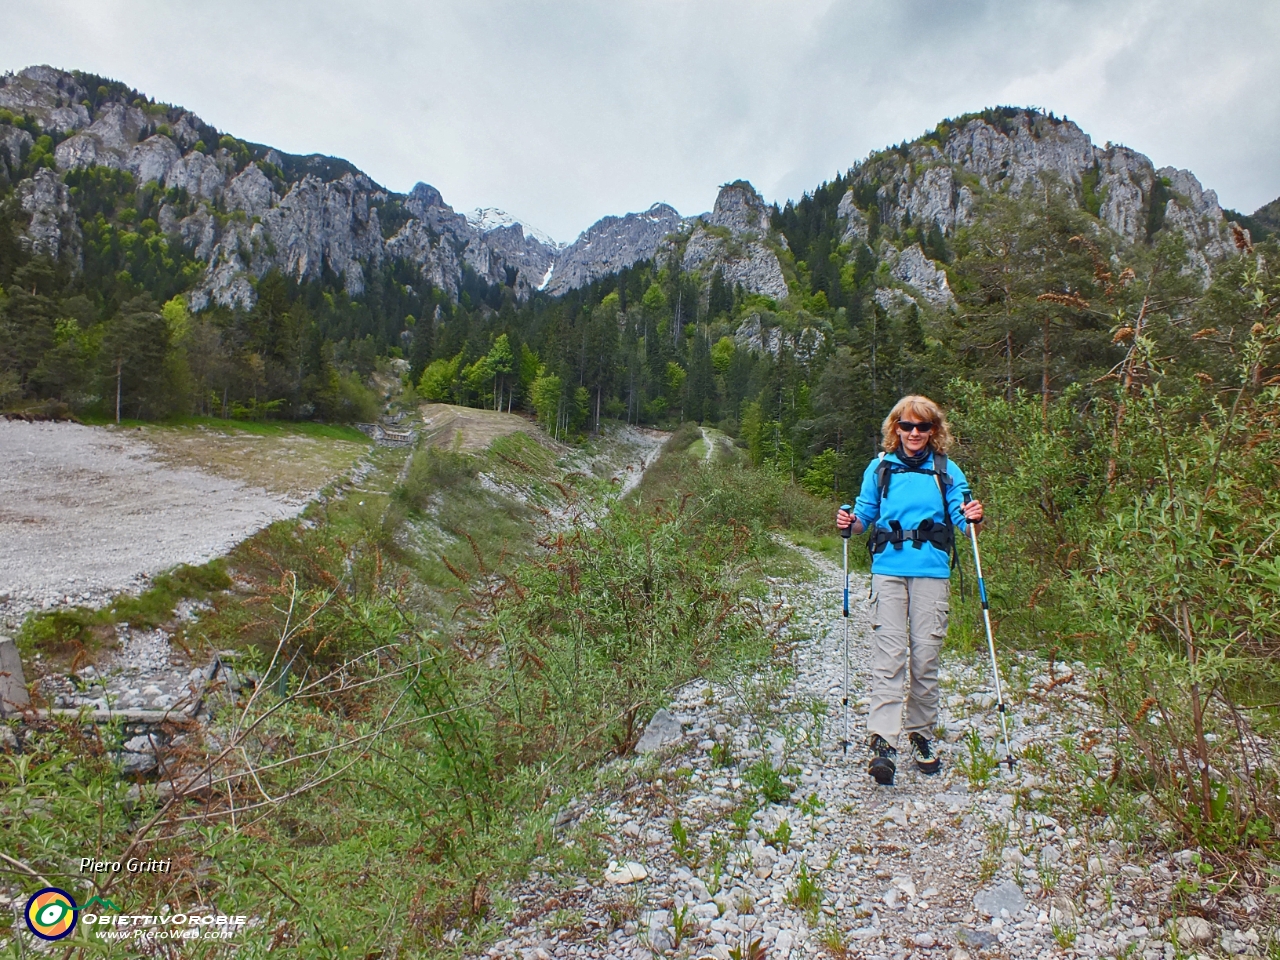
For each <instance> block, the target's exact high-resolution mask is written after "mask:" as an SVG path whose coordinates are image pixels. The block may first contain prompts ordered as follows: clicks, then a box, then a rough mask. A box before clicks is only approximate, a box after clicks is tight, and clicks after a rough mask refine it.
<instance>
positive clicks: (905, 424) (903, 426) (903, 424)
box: [898, 420, 933, 433]
mask: <svg viewBox="0 0 1280 960" xmlns="http://www.w3.org/2000/svg"><path fill="white" fill-rule="evenodd" d="M898 429H899V430H901V431H902V432H903V433H910V432H911V431H912V430H919V431H920V432H921V433H931V432H932V431H933V424H932V423H912V422H911V421H910V420H899V421H898Z"/></svg>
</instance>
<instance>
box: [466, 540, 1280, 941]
mask: <svg viewBox="0 0 1280 960" xmlns="http://www.w3.org/2000/svg"><path fill="white" fill-rule="evenodd" d="M802 553H804V554H805V555H806V557H807V559H808V560H809V561H810V563H811V564H812V565H813V566H814V568H815V569H816V571H817V576H816V577H815V578H813V579H809V580H804V581H799V582H783V581H779V582H777V583H775V584H774V588H775V591H776V599H777V600H778V602H779V604H780V606H779V610H780V611H781V612H783V613H786V614H790V621H789V625H788V628H787V633H788V636H789V638H790V639H791V640H793V641H794V646H793V647H792V651H791V653H790V654H789V661H790V662H789V663H787V664H784V665H783V669H782V670H781V671H777V670H775V671H772V672H770V671H766V672H764V673H761V674H759V675H757V676H755V677H747V678H742V679H741V681H739V682H736V683H734V684H731V685H729V686H727V687H716V688H711V687H710V686H708V685H707V684H706V683H705V682H703V681H698V682H695V683H693V684H691V685H689V686H688V687H686V688H684V689H682V690H680V691H679V692H678V693H677V694H676V696H675V697H674V699H673V701H672V703H671V704H670V706H669V707H668V709H667V710H666V711H659V713H658V714H657V715H655V718H654V720H653V721H652V722H651V724H650V728H649V731H648V732H647V734H646V739H648V740H652V741H662V740H664V739H665V740H666V741H667V742H666V744H665V745H664V746H662V747H660V748H659V749H658V750H657V751H656V752H653V753H648V754H647V755H646V756H640V757H630V758H626V759H622V760H618V761H615V762H614V763H613V764H611V765H609V767H607V768H606V770H605V771H604V773H603V774H602V776H601V780H600V782H601V783H602V784H608V785H607V786H601V787H600V788H599V789H598V790H597V792H595V793H594V794H592V795H590V796H585V797H582V798H580V799H579V800H577V801H575V802H574V803H572V804H571V805H570V806H569V807H568V808H567V809H565V810H563V811H562V812H561V813H560V815H559V817H558V819H557V823H558V824H559V825H560V826H561V828H562V829H563V830H564V831H565V832H564V834H563V835H564V836H565V838H566V840H567V841H570V842H573V843H575V844H576V843H580V842H586V843H588V844H590V843H591V842H593V841H592V840H591V839H588V838H594V842H597V843H599V844H600V846H601V848H600V849H599V850H598V856H599V857H600V858H602V859H604V860H607V862H608V863H607V866H606V867H605V868H604V872H603V877H602V878H599V879H597V878H594V877H591V878H589V877H587V876H577V877H574V876H569V877H566V876H565V875H564V874H559V875H555V874H553V872H552V870H551V868H550V866H549V864H545V865H542V866H543V867H544V869H543V870H542V871H541V872H538V871H535V872H534V873H533V874H532V875H531V877H530V878H529V879H528V880H527V881H524V882H522V883H520V884H517V885H515V886H514V887H513V888H511V889H509V890H508V891H506V896H507V897H508V898H509V899H510V901H511V902H512V904H513V906H514V917H513V919H512V921H511V922H510V924H509V926H508V928H507V930H506V936H505V938H504V939H502V940H500V941H499V942H498V943H496V944H495V945H494V946H493V947H491V948H490V949H489V950H488V951H487V955H488V956H492V957H521V958H523V960H545V958H548V957H601V958H603V957H634V958H648V957H651V956H655V955H664V956H677V957H691V958H693V957H716V958H719V960H729V958H730V956H731V951H735V950H736V951H738V953H737V954H736V955H737V956H744V957H745V956H750V955H751V954H750V953H749V952H748V950H749V947H750V945H751V944H752V943H753V942H754V941H755V940H757V939H759V941H760V946H761V947H763V948H764V950H765V951H766V952H765V954H763V955H764V956H767V957H768V958H770V960H787V958H800V957H810V956H829V957H859V958H884V960H890V958H892V960H905V958H907V957H918V958H931V957H937V958H942V957H947V958H949V960H966V958H971V957H973V958H976V957H979V956H1003V957H1016V958H1024V957H1034V958H1049V957H1063V956H1066V957H1071V956H1080V957H1086V956H1087V957H1093V956H1104V955H1117V954H1120V955H1124V956H1131V957H1141V958H1143V960H1158V958H1172V957H1173V956H1174V954H1175V948H1174V946H1173V944H1172V943H1170V942H1169V940H1170V936H1169V932H1168V925H1167V921H1168V920H1169V916H1170V911H1169V910H1168V906H1169V895H1170V891H1171V889H1172V882H1173V881H1174V880H1175V879H1176V878H1177V877H1178V876H1179V873H1180V872H1181V873H1183V874H1184V875H1186V874H1187V872H1188V871H1191V872H1193V871H1194V861H1195V856H1194V854H1193V852H1192V851H1183V852H1182V853H1180V854H1177V855H1176V856H1174V857H1173V858H1171V859H1169V860H1164V861H1161V860H1159V859H1157V858H1152V859H1150V860H1148V861H1147V862H1142V858H1141V854H1140V851H1137V850H1135V849H1134V848H1132V847H1129V846H1124V845H1121V844H1120V843H1118V842H1117V841H1116V840H1115V839H1107V833H1106V830H1105V824H1103V825H1100V824H1097V823H1093V824H1089V823H1088V822H1087V818H1080V821H1079V827H1077V825H1076V821H1074V820H1068V819H1066V818H1063V822H1059V820H1058V819H1055V818H1054V817H1052V816H1049V815H1047V814H1045V813H1042V812H1032V808H1031V806H1029V804H1033V803H1034V801H1036V800H1037V798H1043V797H1044V796H1045V790H1046V789H1052V787H1050V786H1049V785H1048V784H1046V783H1044V782H1042V780H1041V779H1040V778H1038V777H1037V776H1035V775H1033V774H1032V773H1030V772H1027V770H1026V769H1025V768H1026V767H1027V766H1030V764H1020V765H1019V767H1018V769H1017V772H1016V773H1015V774H1012V775H1011V774H1009V773H1007V772H1005V771H1004V768H998V771H997V770H992V768H991V766H990V763H989V761H990V760H992V759H994V752H995V745H996V738H997V736H998V731H997V727H996V725H995V724H996V722H997V718H996V717H995V714H994V710H993V708H992V706H991V704H992V702H993V700H994V697H993V695H992V694H991V691H990V688H989V677H988V676H986V674H987V673H988V672H989V670H988V669H987V668H985V667H984V666H983V665H982V663H981V661H980V660H976V661H973V662H972V663H970V662H962V661H960V660H958V659H956V658H949V659H948V660H946V661H945V662H944V669H943V711H942V716H941V718H940V722H941V724H942V725H943V726H944V727H945V728H946V731H947V736H946V740H947V741H948V743H945V744H944V745H943V749H944V752H943V757H944V766H943V770H942V772H941V773H940V774H939V775H937V776H932V777H930V776H924V775H922V774H920V773H919V772H918V771H916V770H915V768H914V764H913V763H912V761H911V759H910V755H909V752H908V750H906V749H905V747H906V746H907V745H906V742H905V738H904V741H903V742H902V743H900V744H899V763H898V768H899V774H898V781H897V784H896V785H895V786H894V787H891V788H886V787H879V786H877V785H876V784H875V783H874V782H873V781H872V780H871V778H870V777H869V776H868V775H867V773H866V764H867V761H868V757H867V754H866V749H865V746H864V745H863V744H864V743H865V737H866V735H865V713H866V704H867V700H866V699H865V698H864V696H863V692H864V688H865V678H866V677H867V671H868V666H869V664H868V659H869V658H868V633H869V620H868V613H867V610H866V605H865V598H866V596H867V581H866V579H865V578H864V577H857V578H855V579H854V581H853V583H852V585H851V603H850V605H851V608H852V609H851V614H852V615H851V621H852V622H851V624H850V644H849V648H850V650H849V652H850V668H851V671H852V683H851V693H850V697H851V704H852V705H856V708H851V717H850V739H851V740H852V741H853V744H852V745H851V746H850V748H849V750H848V752H847V754H846V752H845V751H844V750H842V748H841V745H840V739H841V716H840V688H841V675H842V670H841V662H842V660H841V646H842V642H843V630H844V624H843V622H842V621H843V618H842V617H841V616H840V612H839V599H840V598H839V590H840V585H841V573H840V570H839V568H837V567H836V566H835V565H833V564H832V563H830V562H829V561H827V560H826V559H825V558H823V557H820V556H818V555H816V554H813V553H811V552H809V551H802ZM859 601H862V602H859ZM1040 666H1043V667H1044V669H1045V670H1047V671H1048V672H1049V675H1048V676H1046V677H1045V678H1043V679H1039V678H1037V677H1036V676H1034V675H1032V676H1030V678H1029V680H1028V683H1029V686H1028V687H1027V691H1028V692H1027V693H1026V694H1025V699H1026V702H1025V703H1023V704H1021V705H1020V707H1016V709H1020V710H1021V712H1015V715H1014V724H1013V727H1012V729H1011V736H1013V738H1014V742H1013V749H1014V752H1015V755H1022V753H1023V752H1024V751H1028V750H1030V751H1031V752H1032V753H1035V754H1038V755H1040V756H1042V757H1043V756H1051V755H1052V751H1053V750H1054V749H1056V747H1054V746H1053V745H1054V744H1058V743H1061V742H1062V741H1063V740H1064V738H1065V739H1067V740H1070V739H1071V738H1073V737H1075V738H1079V737H1080V736H1081V735H1084V736H1087V737H1090V738H1092V739H1091V743H1094V744H1097V743H1098V742H1099V739H1100V738H1099V737H1098V736H1097V734H1098V728H1096V727H1091V726H1090V723H1091V721H1092V720H1093V719H1094V718H1093V717H1092V715H1091V711H1090V707H1089V705H1088V700H1087V698H1086V697H1085V696H1084V695H1083V691H1081V690H1080V689H1079V688H1080V687H1081V686H1082V684H1081V683H1080V682H1079V679H1080V678H1076V681H1075V682H1072V680H1071V679H1070V678H1069V677H1068V678H1067V679H1066V682H1064V679H1063V675H1062V672H1061V665H1058V668H1057V669H1058V673H1057V674H1054V673H1053V670H1054V667H1053V666H1051V665H1048V664H1041V665H1040ZM1002 668H1005V669H1007V665H1003V664H1002ZM1081 668H1082V665H1076V669H1077V670H1079V669H1081ZM1034 669H1038V667H1037V668H1034ZM1034 669H1033V671H1032V673H1033V674H1034ZM1070 669H1071V668H1070V666H1068V670H1070ZM1055 677H1056V678H1057V682H1056V683H1055V682H1054V678H1055ZM1023 679H1028V678H1027V676H1026V675H1025V667H1024V677H1023ZM1036 689H1042V690H1045V691H1052V698H1050V697H1047V696H1046V697H1039V698H1037V697H1036V696H1035V695H1034V691H1035V690H1036ZM663 730H666V736H665V737H664V736H663ZM970 737H976V738H977V739H976V741H975V745H976V746H977V747H978V748H979V749H980V750H981V751H983V752H984V755H986V756H987V760H988V763H987V765H985V766H981V767H980V769H981V770H983V771H985V772H983V773H974V774H973V775H972V777H971V776H970V775H968V774H967V773H966V772H965V767H966V765H965V764H964V763H962V762H961V760H962V758H964V759H968V758H971V757H972V754H970V753H969V747H968V742H969V739H970ZM651 746H652V744H651V743H646V742H645V740H642V741H641V744H640V746H639V747H638V749H640V750H644V749H647V748H649V747H651ZM1095 750H1096V753H1097V755H1098V756H1099V759H1103V758H1105V757H1106V756H1107V755H1108V753H1107V748H1106V747H1105V746H1104V745H1099V746H1097V747H1096V748H1095ZM763 761H767V762H768V764H769V766H770V767H771V768H773V769H778V770H781V771H782V772H783V775H784V776H785V777H786V779H787V786H788V787H789V788H791V793H790V796H789V797H785V796H783V797H778V796H776V795H775V800H778V801H779V802H773V803H769V802H767V801H764V800H762V799H761V792H760V790H759V789H758V786H757V785H756V784H753V782H752V781H753V780H757V781H758V776H757V777H753V776H752V773H751V770H752V767H753V766H757V765H759V764H760V763H762V762H763ZM757 769H758V767H757ZM972 769H975V770H976V769H979V767H973V768H972ZM1037 769H1040V770H1041V772H1042V775H1044V776H1049V775H1047V774H1044V769H1045V768H1044V767H1043V766H1042V767H1038V768H1037ZM971 781H972V782H971ZM1041 788H1044V789H1041ZM782 793H783V794H784V795H785V793H786V790H785V789H784V790H783V791H782ZM1099 819H1100V818H1099ZM677 821H678V823H677ZM535 866H538V865H535ZM601 866H603V864H601ZM1177 923H1178V924H1179V925H1180V926H1178V928H1177V929H1178V931H1179V932H1180V933H1181V934H1182V937H1181V944H1182V949H1183V951H1184V952H1183V953H1182V954H1180V955H1181V956H1195V955H1196V954H1194V953H1192V952H1187V951H1188V947H1194V945H1195V944H1196V943H1197V942H1200V943H1206V944H1207V943H1209V941H1218V942H1215V943H1213V944H1212V947H1213V948H1214V949H1212V950H1207V953H1208V952H1212V953H1217V949H1216V948H1217V946H1218V945H1219V943H1220V944H1221V945H1222V947H1223V949H1224V950H1226V949H1228V948H1229V949H1230V952H1232V953H1236V954H1250V953H1252V954H1255V955H1256V953H1257V951H1258V949H1259V934H1258V932H1257V930H1255V929H1253V928H1252V927H1249V926H1248V922H1247V920H1246V921H1245V922H1244V923H1240V924H1235V925H1233V926H1235V927H1237V929H1230V930H1217V929H1216V928H1214V927H1213V926H1211V925H1210V924H1209V923H1208V922H1207V921H1204V920H1202V919H1200V918H1199V917H1184V918H1182V919H1179V920H1177ZM1263 946H1264V948H1265V937H1264V939H1263ZM1207 953H1206V955H1207Z"/></svg>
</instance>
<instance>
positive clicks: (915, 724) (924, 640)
mask: <svg viewBox="0 0 1280 960" xmlns="http://www.w3.org/2000/svg"><path fill="white" fill-rule="evenodd" d="M950 599H951V581H950V580H943V579H940V578H938V577H886V576H882V575H880V574H874V575H873V576H872V577H871V624H872V630H871V711H870V713H869V714H868V716H867V732H868V734H872V733H878V734H880V736H882V737H884V738H885V739H886V740H887V741H889V744H890V745H891V746H897V744H898V736H899V734H900V733H901V732H902V728H903V721H902V704H903V700H904V696H903V694H904V693H906V697H905V700H906V705H907V711H906V713H907V719H906V730H907V733H908V734H912V733H922V734H924V735H925V736H926V737H928V738H929V739H930V740H932V739H933V738H934V728H935V727H936V726H937V725H938V701H939V693H938V662H939V660H940V659H941V657H942V641H943V640H945V639H946V636H947V614H948V612H949V610H950ZM908 661H909V662H910V665H911V686H910V692H907V691H906V686H907V664H908Z"/></svg>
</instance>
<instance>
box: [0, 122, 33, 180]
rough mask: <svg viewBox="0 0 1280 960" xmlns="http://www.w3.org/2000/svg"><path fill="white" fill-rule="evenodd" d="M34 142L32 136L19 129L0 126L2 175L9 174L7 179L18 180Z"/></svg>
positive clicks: (0, 167)
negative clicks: (20, 170) (19, 172)
mask: <svg viewBox="0 0 1280 960" xmlns="http://www.w3.org/2000/svg"><path fill="white" fill-rule="evenodd" d="M34 142H35V141H33V140H32V139H31V134H29V133H27V131H25V130H23V129H21V128H19V127H11V126H0V175H5V174H6V173H7V179H9V180H14V179H17V176H18V170H19V169H20V168H21V167H22V161H23V160H25V159H26V157H27V154H29V153H30V152H31V147H32V145H33V144H34Z"/></svg>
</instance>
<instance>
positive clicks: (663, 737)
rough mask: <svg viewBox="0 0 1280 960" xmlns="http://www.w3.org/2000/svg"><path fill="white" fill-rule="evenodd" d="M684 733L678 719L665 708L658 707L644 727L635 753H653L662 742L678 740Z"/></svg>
mask: <svg viewBox="0 0 1280 960" xmlns="http://www.w3.org/2000/svg"><path fill="white" fill-rule="evenodd" d="M683 735H684V728H683V727H681V726H680V721H679V720H677V719H676V718H675V717H673V716H671V714H669V713H667V711H666V710H664V709H661V708H659V709H658V711H657V712H656V713H654V715H653V719H651V720H650V721H649V725H648V726H647V727H645V728H644V735H643V736H642V737H641V738H640V741H639V742H638V743H637V744H636V753H653V751H655V750H657V749H658V748H660V747H662V746H663V745H664V744H667V743H670V742H672V741H673V740H679V739H680V738H681V737H682V736H683Z"/></svg>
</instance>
